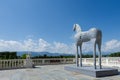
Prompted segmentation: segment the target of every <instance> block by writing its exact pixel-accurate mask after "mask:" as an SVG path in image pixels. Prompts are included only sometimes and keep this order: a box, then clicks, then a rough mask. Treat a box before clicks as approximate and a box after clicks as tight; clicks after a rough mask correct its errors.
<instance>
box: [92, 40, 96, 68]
mask: <svg viewBox="0 0 120 80" xmlns="http://www.w3.org/2000/svg"><path fill="white" fill-rule="evenodd" d="M93 58H94V68H95V69H96V41H95V43H94V53H93Z"/></svg>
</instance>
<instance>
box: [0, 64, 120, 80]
mask: <svg viewBox="0 0 120 80" xmlns="http://www.w3.org/2000/svg"><path fill="white" fill-rule="evenodd" d="M68 65H69V66H70V65H72V64H67V65H44V66H37V68H33V69H32V68H28V69H14V70H1V71H0V80H120V75H115V76H109V77H101V78H94V77H90V76H87V75H83V74H80V73H75V72H70V71H66V70H64V66H68ZM119 71H120V70H119Z"/></svg>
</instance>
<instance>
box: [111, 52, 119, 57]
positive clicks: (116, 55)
mask: <svg viewBox="0 0 120 80" xmlns="http://www.w3.org/2000/svg"><path fill="white" fill-rule="evenodd" d="M109 57H120V52H115V53H111V54H110V55H109Z"/></svg>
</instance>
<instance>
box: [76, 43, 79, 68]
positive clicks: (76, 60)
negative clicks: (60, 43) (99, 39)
mask: <svg viewBox="0 0 120 80" xmlns="http://www.w3.org/2000/svg"><path fill="white" fill-rule="evenodd" d="M76 49H77V53H76V66H77V67H78V66H79V64H78V45H76Z"/></svg>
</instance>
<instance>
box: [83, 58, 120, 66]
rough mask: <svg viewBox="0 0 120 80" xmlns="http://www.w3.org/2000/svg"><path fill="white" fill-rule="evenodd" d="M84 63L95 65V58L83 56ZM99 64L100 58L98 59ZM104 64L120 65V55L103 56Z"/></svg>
mask: <svg viewBox="0 0 120 80" xmlns="http://www.w3.org/2000/svg"><path fill="white" fill-rule="evenodd" d="M82 60H83V64H87V65H93V58H83V59H82ZM96 62H97V65H98V58H97V59H96ZM102 66H109V67H120V57H103V58H102Z"/></svg>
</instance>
